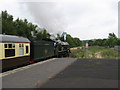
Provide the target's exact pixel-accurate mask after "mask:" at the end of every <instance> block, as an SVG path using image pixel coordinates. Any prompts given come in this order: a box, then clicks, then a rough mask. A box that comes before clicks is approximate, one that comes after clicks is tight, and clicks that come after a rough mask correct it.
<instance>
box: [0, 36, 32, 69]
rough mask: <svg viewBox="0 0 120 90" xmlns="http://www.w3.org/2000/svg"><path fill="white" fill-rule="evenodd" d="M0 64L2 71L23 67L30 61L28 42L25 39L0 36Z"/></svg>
mask: <svg viewBox="0 0 120 90" xmlns="http://www.w3.org/2000/svg"><path fill="white" fill-rule="evenodd" d="M0 38H1V39H0V63H2V65H1V67H0V68H2V70H5V69H7V68H11V67H15V66H19V65H23V64H26V63H28V62H29V59H30V41H29V40H28V39H27V38H23V37H18V36H12V35H2V34H0Z"/></svg>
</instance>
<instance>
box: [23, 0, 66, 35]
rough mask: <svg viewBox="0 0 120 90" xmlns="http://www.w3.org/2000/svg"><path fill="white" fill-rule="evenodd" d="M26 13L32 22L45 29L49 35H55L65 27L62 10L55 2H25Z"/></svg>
mask: <svg viewBox="0 0 120 90" xmlns="http://www.w3.org/2000/svg"><path fill="white" fill-rule="evenodd" d="M25 4H26V6H27V8H28V11H29V12H30V14H31V15H32V16H33V19H34V22H35V23H37V24H38V25H39V26H40V27H43V28H45V29H47V31H48V32H49V33H53V34H57V33H61V32H63V31H65V28H66V27H67V24H66V17H64V10H63V8H62V7H61V6H60V5H58V3H55V2H26V3H25Z"/></svg>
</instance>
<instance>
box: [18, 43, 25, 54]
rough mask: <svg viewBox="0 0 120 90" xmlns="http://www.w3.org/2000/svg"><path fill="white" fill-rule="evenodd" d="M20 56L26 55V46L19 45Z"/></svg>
mask: <svg viewBox="0 0 120 90" xmlns="http://www.w3.org/2000/svg"><path fill="white" fill-rule="evenodd" d="M19 55H24V44H19Z"/></svg>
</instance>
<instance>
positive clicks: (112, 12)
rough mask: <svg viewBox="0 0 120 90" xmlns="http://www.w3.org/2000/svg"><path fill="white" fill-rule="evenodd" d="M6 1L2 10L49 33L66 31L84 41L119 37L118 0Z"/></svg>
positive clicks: (1, 4) (1, 5)
mask: <svg viewBox="0 0 120 90" xmlns="http://www.w3.org/2000/svg"><path fill="white" fill-rule="evenodd" d="M5 1H6V0H5ZM5 1H4V2H2V3H0V10H5V9H6V10H7V11H8V12H9V13H10V14H12V15H13V16H15V17H20V18H27V19H28V20H29V21H31V22H34V23H37V24H39V25H40V26H43V27H45V28H47V29H48V30H49V31H50V32H54V33H56V32H60V31H66V32H68V33H70V34H71V35H72V36H74V37H79V38H80V39H82V40H85V39H94V38H107V36H108V33H111V32H114V33H115V34H116V35H117V34H118V0H62V2H61V0H57V1H56V0H55V2H54V0H45V1H43V2H44V3H43V2H41V1H42V0H35V1H36V3H34V2H35V1H34V0H27V2H29V1H30V2H31V3H20V2H18V1H17V0H12V1H13V2H14V3H13V2H7V3H6V2H5ZM48 1H52V2H53V3H52V2H48ZM23 2H24V1H23Z"/></svg>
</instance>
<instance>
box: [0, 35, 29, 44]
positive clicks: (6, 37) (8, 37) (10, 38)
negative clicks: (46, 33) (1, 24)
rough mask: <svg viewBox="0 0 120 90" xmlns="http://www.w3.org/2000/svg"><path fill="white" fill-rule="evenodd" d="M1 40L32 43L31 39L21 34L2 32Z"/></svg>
mask: <svg viewBox="0 0 120 90" xmlns="http://www.w3.org/2000/svg"><path fill="white" fill-rule="evenodd" d="M0 42H17V43H30V40H28V39H27V38H24V37H20V36H13V35H3V34H0Z"/></svg>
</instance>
